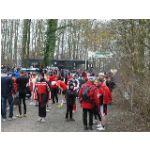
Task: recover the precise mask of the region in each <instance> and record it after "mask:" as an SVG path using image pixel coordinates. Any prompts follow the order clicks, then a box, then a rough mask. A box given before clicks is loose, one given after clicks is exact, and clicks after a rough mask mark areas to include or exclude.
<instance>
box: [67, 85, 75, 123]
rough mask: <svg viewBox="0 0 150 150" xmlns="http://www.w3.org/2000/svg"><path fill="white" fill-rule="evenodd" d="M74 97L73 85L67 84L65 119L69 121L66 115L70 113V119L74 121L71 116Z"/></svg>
mask: <svg viewBox="0 0 150 150" xmlns="http://www.w3.org/2000/svg"><path fill="white" fill-rule="evenodd" d="M76 97H77V92H76V91H75V90H74V85H73V84H69V89H68V90H67V91H66V103H67V111H66V121H69V119H68V115H70V121H75V120H74V118H73V106H74V104H75V100H76Z"/></svg>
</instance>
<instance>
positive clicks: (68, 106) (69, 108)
mask: <svg viewBox="0 0 150 150" xmlns="http://www.w3.org/2000/svg"><path fill="white" fill-rule="evenodd" d="M72 111H73V104H67V112H66V119H68V114H69V115H70V119H72V116H73V115H72Z"/></svg>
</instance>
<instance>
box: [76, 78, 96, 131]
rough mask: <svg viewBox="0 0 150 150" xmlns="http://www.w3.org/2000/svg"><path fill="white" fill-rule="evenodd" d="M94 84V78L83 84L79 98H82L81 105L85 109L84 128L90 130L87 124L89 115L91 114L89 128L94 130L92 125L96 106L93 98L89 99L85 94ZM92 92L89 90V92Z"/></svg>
mask: <svg viewBox="0 0 150 150" xmlns="http://www.w3.org/2000/svg"><path fill="white" fill-rule="evenodd" d="M91 86H93V80H92V79H89V81H87V82H86V83H85V84H83V85H82V87H81V89H80V91H79V99H80V103H81V107H82V109H83V125H84V129H85V130H88V126H87V115H88V114H89V129H90V130H92V129H93V128H92V126H93V108H94V105H95V104H94V103H95V102H94V101H93V100H88V99H85V97H84V95H85V90H87V88H89V89H90V87H91ZM89 93H90V92H89V91H88V94H89ZM90 95H91V93H90Z"/></svg>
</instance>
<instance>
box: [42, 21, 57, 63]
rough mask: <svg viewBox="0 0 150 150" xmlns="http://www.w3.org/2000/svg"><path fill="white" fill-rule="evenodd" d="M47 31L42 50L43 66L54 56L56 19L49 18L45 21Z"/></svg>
mask: <svg viewBox="0 0 150 150" xmlns="http://www.w3.org/2000/svg"><path fill="white" fill-rule="evenodd" d="M47 24H48V27H47V33H46V36H47V37H46V47H45V51H44V64H45V66H47V65H49V64H51V61H52V59H53V57H54V51H55V45H56V30H57V19H49V20H48V21H47Z"/></svg>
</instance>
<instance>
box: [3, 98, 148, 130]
mask: <svg viewBox="0 0 150 150" xmlns="http://www.w3.org/2000/svg"><path fill="white" fill-rule="evenodd" d="M115 99H116V97H115V96H114V102H113V104H112V105H110V106H109V107H108V116H107V120H108V123H107V126H106V130H105V132H139V131H143V132H146V131H150V129H149V128H146V126H145V124H144V121H143V120H142V119H141V117H139V116H137V115H136V114H134V113H132V112H130V111H129V110H127V109H125V108H123V107H122V105H120V104H119V103H118V101H116V100H115ZM29 103H30V101H28V100H27V117H24V118H17V119H15V120H12V121H6V122H1V131H2V132H85V131H84V129H83V124H82V109H81V107H80V104H79V103H78V102H77V106H78V110H77V112H76V113H74V118H75V122H66V120H65V112H66V107H65V105H64V106H63V107H62V108H59V107H58V104H50V111H49V112H47V118H46V122H45V123H40V122H37V118H38V107H36V106H31V105H29ZM14 114H15V115H16V114H18V108H15V109H14ZM93 127H94V126H93ZM87 132H98V131H97V130H96V128H95V127H94V130H93V131H87Z"/></svg>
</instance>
